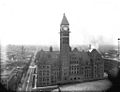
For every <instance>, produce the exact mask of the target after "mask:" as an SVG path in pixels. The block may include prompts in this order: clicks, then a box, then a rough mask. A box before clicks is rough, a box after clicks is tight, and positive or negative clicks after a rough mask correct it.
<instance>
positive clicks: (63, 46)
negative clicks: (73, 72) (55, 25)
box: [60, 14, 70, 81]
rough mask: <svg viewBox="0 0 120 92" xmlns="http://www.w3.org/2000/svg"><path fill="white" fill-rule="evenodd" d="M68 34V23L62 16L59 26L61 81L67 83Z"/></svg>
mask: <svg viewBox="0 0 120 92" xmlns="http://www.w3.org/2000/svg"><path fill="white" fill-rule="evenodd" d="M69 33H70V32H69V23H68V20H67V18H66V16H65V14H64V15H63V19H62V22H61V25H60V62H61V80H62V81H67V80H68V79H69V78H68V77H69V61H70V60H69V51H70V46H69Z"/></svg>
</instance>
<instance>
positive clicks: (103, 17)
mask: <svg viewBox="0 0 120 92" xmlns="http://www.w3.org/2000/svg"><path fill="white" fill-rule="evenodd" d="M0 2H1V4H0V7H1V8H0V12H1V14H0V20H1V21H0V24H1V27H0V40H1V44H2V45H6V44H18V45H21V44H22V45H24V44H25V45H47V46H50V45H52V46H59V44H60V42H59V39H60V38H59V32H60V30H59V28H60V26H59V24H60V23H61V17H62V16H63V13H65V14H66V16H67V18H68V20H69V22H70V31H71V33H70V35H71V36H70V45H83V44H85V45H88V44H96V43H97V44H98V45H99V44H113V45H117V42H118V41H117V39H118V38H119V37H120V33H119V30H120V28H119V25H120V17H119V16H120V13H118V12H119V11H120V6H119V4H120V1H119V0H116V1H114V0H85V1H79V0H77V1H76V2H75V1H73V0H71V1H68V0H66V1H65V0H64V1H63V0H62V1H61V0H58V1H55V0H52V1H49V0H45V1H39V0H37V1H31V0H26V1H23V0H21V1H15V0H12V1H7V0H4V1H0ZM46 2H47V3H46Z"/></svg>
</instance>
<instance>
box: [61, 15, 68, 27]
mask: <svg viewBox="0 0 120 92" xmlns="http://www.w3.org/2000/svg"><path fill="white" fill-rule="evenodd" d="M61 25H69V23H68V20H67V18H66V16H65V14H64V15H63V19H62V22H61Z"/></svg>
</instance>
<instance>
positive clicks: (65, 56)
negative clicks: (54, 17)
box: [36, 14, 104, 87]
mask: <svg viewBox="0 0 120 92" xmlns="http://www.w3.org/2000/svg"><path fill="white" fill-rule="evenodd" d="M69 29H70V28H69V23H68V20H67V18H66V16H65V14H64V16H63V19H62V22H61V25H60V51H53V49H52V48H51V47H50V51H43V50H41V51H39V52H38V53H37V55H36V64H37V86H38V87H40V86H47V85H55V84H60V83H61V84H63V83H68V82H83V81H90V80H96V79H102V78H103V76H104V60H103V59H102V57H101V54H100V53H99V52H98V51H97V50H96V49H93V50H92V51H91V52H90V51H79V50H78V49H77V48H74V49H73V50H71V48H70V45H69V33H70V31H69Z"/></svg>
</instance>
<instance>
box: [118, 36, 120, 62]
mask: <svg viewBox="0 0 120 92" xmlns="http://www.w3.org/2000/svg"><path fill="white" fill-rule="evenodd" d="M118 60H120V38H118Z"/></svg>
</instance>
